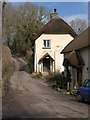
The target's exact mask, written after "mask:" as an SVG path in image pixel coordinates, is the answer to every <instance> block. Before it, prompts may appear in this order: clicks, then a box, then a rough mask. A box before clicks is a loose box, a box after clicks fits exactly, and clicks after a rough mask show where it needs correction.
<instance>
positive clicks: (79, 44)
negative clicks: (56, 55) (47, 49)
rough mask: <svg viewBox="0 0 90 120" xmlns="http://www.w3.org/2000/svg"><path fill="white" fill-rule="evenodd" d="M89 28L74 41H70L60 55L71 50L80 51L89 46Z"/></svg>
mask: <svg viewBox="0 0 90 120" xmlns="http://www.w3.org/2000/svg"><path fill="white" fill-rule="evenodd" d="M89 33H90V27H88V28H87V29H86V30H84V31H83V32H82V33H81V34H80V35H78V36H77V37H76V38H75V39H74V40H72V41H71V42H70V43H69V44H68V45H67V46H66V47H65V48H64V49H63V50H62V52H61V53H66V52H71V51H72V50H80V49H82V48H85V47H87V46H89V45H90V42H89V41H90V39H89V36H88V35H89Z"/></svg>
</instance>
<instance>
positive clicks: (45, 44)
mask: <svg viewBox="0 0 90 120" xmlns="http://www.w3.org/2000/svg"><path fill="white" fill-rule="evenodd" d="M43 47H44V48H51V46H50V40H43Z"/></svg>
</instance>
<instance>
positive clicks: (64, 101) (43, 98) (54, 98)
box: [2, 71, 90, 118]
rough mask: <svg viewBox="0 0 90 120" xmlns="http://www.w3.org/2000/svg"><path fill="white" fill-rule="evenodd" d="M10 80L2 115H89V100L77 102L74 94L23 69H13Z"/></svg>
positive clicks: (67, 116)
mask: <svg viewBox="0 0 90 120" xmlns="http://www.w3.org/2000/svg"><path fill="white" fill-rule="evenodd" d="M9 84H10V89H9V93H8V95H7V96H6V97H4V98H3V107H2V109H3V111H2V114H3V118H8V117H10V118H87V117H88V112H89V111H88V110H89V107H90V105H89V104H86V103H79V102H76V100H75V98H74V96H71V95H66V94H63V93H62V92H58V91H56V90H54V89H52V88H50V87H49V86H48V84H47V83H46V82H45V81H44V80H39V79H35V78H31V76H30V74H28V73H26V72H25V71H15V72H14V74H13V75H12V77H11V78H10V83H9Z"/></svg>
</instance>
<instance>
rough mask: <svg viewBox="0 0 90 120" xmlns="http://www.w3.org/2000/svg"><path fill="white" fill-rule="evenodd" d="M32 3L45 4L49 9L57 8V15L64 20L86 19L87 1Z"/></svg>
mask: <svg viewBox="0 0 90 120" xmlns="http://www.w3.org/2000/svg"><path fill="white" fill-rule="evenodd" d="M34 4H37V5H41V6H45V7H47V8H49V9H51V10H52V12H53V10H54V8H56V9H57V12H58V14H59V17H61V18H63V19H65V20H66V21H71V20H72V19H75V18H81V19H86V20H88V2H40V3H37V2H35V3H34Z"/></svg>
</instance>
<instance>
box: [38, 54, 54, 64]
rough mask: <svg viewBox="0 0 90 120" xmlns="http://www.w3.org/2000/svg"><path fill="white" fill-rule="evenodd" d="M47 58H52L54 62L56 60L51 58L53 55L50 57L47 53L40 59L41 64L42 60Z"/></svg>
mask: <svg viewBox="0 0 90 120" xmlns="http://www.w3.org/2000/svg"><path fill="white" fill-rule="evenodd" d="M46 57H49V58H51V59H52V60H53V61H54V59H53V58H52V57H51V55H49V54H48V53H46V54H45V55H43V57H41V58H40V60H39V62H40V61H41V60H43V59H44V58H46Z"/></svg>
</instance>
